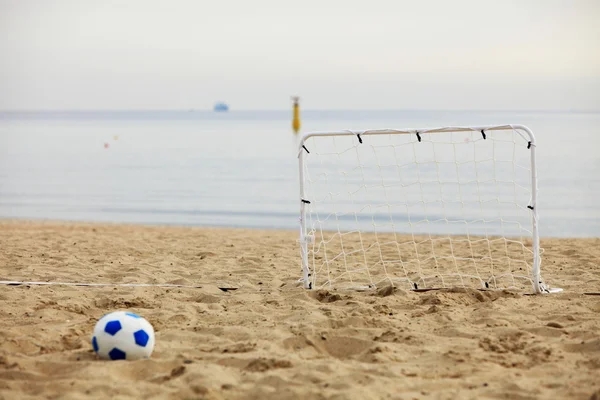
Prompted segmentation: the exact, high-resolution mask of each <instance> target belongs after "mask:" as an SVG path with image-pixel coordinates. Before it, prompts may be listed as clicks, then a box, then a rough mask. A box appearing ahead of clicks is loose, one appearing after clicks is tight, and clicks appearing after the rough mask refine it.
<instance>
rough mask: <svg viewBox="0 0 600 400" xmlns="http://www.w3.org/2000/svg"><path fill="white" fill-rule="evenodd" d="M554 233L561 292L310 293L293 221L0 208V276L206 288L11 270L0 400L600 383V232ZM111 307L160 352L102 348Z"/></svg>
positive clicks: (550, 248) (359, 393) (549, 392)
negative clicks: (124, 354) (96, 337)
mask: <svg viewBox="0 0 600 400" xmlns="http://www.w3.org/2000/svg"><path fill="white" fill-rule="evenodd" d="M542 247H543V248H544V249H545V253H544V259H543V264H542V273H543V276H544V278H545V280H546V282H547V283H549V284H550V285H551V286H555V287H562V288H564V292H562V293H558V294H551V295H541V296H528V295H524V294H523V293H517V292H510V291H486V292H482V291H477V290H465V289H459V290H439V291H430V292H425V293H415V292H411V291H406V290H404V289H396V290H393V289H391V288H387V289H386V288H384V289H381V290H379V291H367V292H352V291H327V290H315V291H306V290H304V289H302V288H299V287H297V283H296V281H297V279H298V277H299V276H300V265H299V250H298V243H297V232H284V231H261V230H242V229H210V228H179V227H145V226H127V225H109V224H81V223H77V224H75V223H62V222H26V221H2V222H0V279H2V280H29V281H37V280H40V281H50V280H51V281H62V282H98V283H101V282H118V283H133V282H138V283H172V284H182V285H200V286H201V288H195V289H187V288H185V289H184V288H181V289H180V288H177V289H173V288H157V287H150V288H129V287H100V288H97V287H72V286H34V285H31V286H0V304H1V307H0V316H1V318H0V399H29V398H60V399H80V398H98V399H107V398H110V399H128V398H172V399H200V398H206V399H296V398H301V399H425V398H435V399H456V398H463V399H482V398H492V399H538V398H546V399H548V398H550V399H560V398H563V399H590V398H596V399H598V398H600V296H593V295H585V294H584V292H600V239H542ZM227 287H237V288H238V289H237V290H230V291H223V290H221V289H219V288H227ZM115 310H130V311H133V312H136V313H139V314H141V315H142V316H144V317H145V318H147V319H148V320H149V321H150V322H151V323H152V324H153V326H154V328H155V330H156V347H155V352H154V354H153V355H152V358H151V359H149V360H140V361H129V362H128V361H100V360H97V359H96V357H95V355H94V353H93V351H92V348H91V344H90V336H91V332H92V329H93V326H94V324H95V323H96V321H97V319H98V318H99V317H101V316H102V315H103V314H105V313H107V312H110V311H115ZM593 396H596V397H593Z"/></svg>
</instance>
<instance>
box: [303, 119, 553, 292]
mask: <svg viewBox="0 0 600 400" xmlns="http://www.w3.org/2000/svg"><path fill="white" fill-rule="evenodd" d="M535 151H536V144H535V138H534V136H533V133H532V132H531V131H530V130H529V129H528V128H527V127H525V126H522V125H504V126H483V127H446V128H436V129H410V130H368V131H339V132H318V133H308V134H305V135H304V136H303V138H302V140H301V142H300V147H299V153H298V158H299V167H300V248H301V257H302V258H301V259H302V278H301V281H302V282H303V284H304V287H305V288H319V287H326V288H338V289H358V290H361V289H363V290H364V289H368V288H377V287H378V286H382V285H389V284H392V285H394V286H397V287H402V288H406V289H411V290H426V289H434V288H447V287H472V288H480V289H504V288H514V289H519V290H528V291H530V290H532V289H533V292H534V293H542V292H548V291H549V289H548V288H547V287H546V285H545V284H544V282H543V280H542V277H541V274H540V264H541V257H540V246H539V236H538V209H537V206H538V205H537V176H536V162H535Z"/></svg>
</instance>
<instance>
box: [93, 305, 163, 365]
mask: <svg viewBox="0 0 600 400" xmlns="http://www.w3.org/2000/svg"><path fill="white" fill-rule="evenodd" d="M92 347H93V348H94V351H95V352H96V353H97V354H98V356H100V358H102V359H105V360H139V359H140V358H149V357H150V354H152V350H154V328H152V325H150V323H149V322H148V321H146V320H145V319H144V318H142V317H140V316H139V315H137V314H134V313H130V312H126V311H116V312H111V313H110V314H106V315H105V316H103V317H102V318H100V319H99V320H98V322H97V323H96V326H95V327H94V336H92Z"/></svg>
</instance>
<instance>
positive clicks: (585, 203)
mask: <svg viewBox="0 0 600 400" xmlns="http://www.w3.org/2000/svg"><path fill="white" fill-rule="evenodd" d="M496 124H498V125H503V124H523V125H526V126H528V127H529V128H530V129H531V130H532V131H533V132H534V134H535V135H536V140H537V158H538V159H537V163H538V176H539V199H538V211H539V215H540V234H541V236H542V237H544V236H545V237H551V236H555V237H597V236H600V201H599V200H600V137H599V135H600V128H599V127H600V113H583V112H539V111H538V112H523V111H303V112H302V131H301V133H302V132H308V131H326V130H342V129H352V130H362V129H382V128H392V129H404V128H432V127H439V126H469V125H471V126H473V125H496ZM298 139H299V136H298V135H295V134H294V133H293V131H292V128H291V111H230V112H228V113H214V112H208V111H193V110H189V111H135V112H134V111H123V112H110V111H95V112H0V217H1V218H29V219H53V220H70V221H101V222H122V223H141V224H169V225H195V226H226V227H247V228H274V229H297V228H298V216H299V184H298V159H297V154H298Z"/></svg>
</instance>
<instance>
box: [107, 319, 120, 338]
mask: <svg viewBox="0 0 600 400" xmlns="http://www.w3.org/2000/svg"><path fill="white" fill-rule="evenodd" d="M120 330H121V323H120V322H119V321H110V322H108V323H107V324H106V326H105V327H104V332H106V333H108V334H109V335H113V336H115V334H116V333H117V332H119V331H120Z"/></svg>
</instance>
